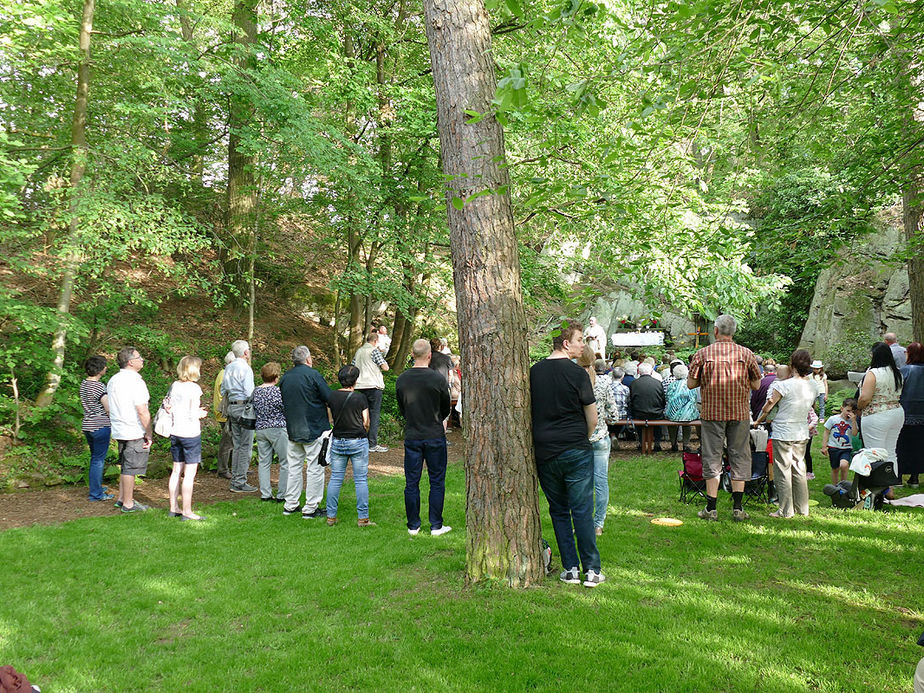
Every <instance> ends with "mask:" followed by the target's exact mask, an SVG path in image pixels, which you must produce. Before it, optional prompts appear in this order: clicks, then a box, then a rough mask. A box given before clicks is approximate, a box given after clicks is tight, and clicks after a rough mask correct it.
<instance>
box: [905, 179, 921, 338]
mask: <svg viewBox="0 0 924 693" xmlns="http://www.w3.org/2000/svg"><path fill="white" fill-rule="evenodd" d="M902 222H903V226H904V228H905V239H906V240H907V241H908V247H909V250H910V253H909V256H908V288H909V291H908V294H909V297H910V298H911V331H912V334H913V335H914V341H916V342H924V246H922V237H921V234H922V232H924V226H922V222H924V177H922V176H914V175H913V174H912V176H911V177H910V180H909V181H908V183H907V184H906V185H905V187H904V189H903V190H902Z"/></svg>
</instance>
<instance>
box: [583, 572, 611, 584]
mask: <svg viewBox="0 0 924 693" xmlns="http://www.w3.org/2000/svg"><path fill="white" fill-rule="evenodd" d="M605 581H606V576H605V575H604V574H603V573H598V572H597V571H596V570H588V571H587V576H586V577H585V578H584V587H596V586H597V585H602V584H603V583H604V582H605Z"/></svg>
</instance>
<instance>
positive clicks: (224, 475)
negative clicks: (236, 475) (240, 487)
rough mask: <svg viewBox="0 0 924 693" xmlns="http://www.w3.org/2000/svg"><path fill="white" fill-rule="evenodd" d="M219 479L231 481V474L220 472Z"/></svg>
mask: <svg viewBox="0 0 924 693" xmlns="http://www.w3.org/2000/svg"><path fill="white" fill-rule="evenodd" d="M218 478H219V479H230V478H231V472H218Z"/></svg>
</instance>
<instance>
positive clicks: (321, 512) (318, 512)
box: [302, 508, 327, 520]
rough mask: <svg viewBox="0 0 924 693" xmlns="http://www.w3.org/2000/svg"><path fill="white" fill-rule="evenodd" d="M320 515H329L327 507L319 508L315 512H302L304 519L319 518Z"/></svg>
mask: <svg viewBox="0 0 924 693" xmlns="http://www.w3.org/2000/svg"><path fill="white" fill-rule="evenodd" d="M320 517H327V508H323V509H322V508H317V509H315V511H314V512H313V513H302V519H303V520H317V519H318V518H320Z"/></svg>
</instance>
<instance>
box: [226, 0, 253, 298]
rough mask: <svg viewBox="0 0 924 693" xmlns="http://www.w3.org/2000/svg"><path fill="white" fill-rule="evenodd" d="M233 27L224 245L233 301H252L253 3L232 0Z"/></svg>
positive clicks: (245, 0) (243, 0)
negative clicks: (234, 80)
mask: <svg viewBox="0 0 924 693" xmlns="http://www.w3.org/2000/svg"><path fill="white" fill-rule="evenodd" d="M233 20H234V28H235V31H236V32H237V35H236V38H235V43H236V44H237V45H236V46H235V49H236V50H235V62H236V64H237V67H238V70H239V74H238V79H239V82H240V87H239V88H238V89H236V90H235V92H234V93H233V94H232V95H231V108H230V112H229V125H230V127H229V134H228V246H229V262H227V263H226V268H228V269H229V270H230V273H229V275H230V276H229V279H230V280H231V281H232V282H233V283H234V285H235V286H236V288H237V297H236V298H237V300H238V301H240V299H241V297H243V296H244V295H245V293H246V295H247V296H248V298H247V301H248V303H249V302H250V301H252V300H253V291H252V284H253V271H252V259H253V253H254V243H255V241H256V237H255V229H254V223H255V220H256V211H257V186H256V182H255V180H254V163H255V162H254V156H253V154H252V153H251V147H249V146H248V144H247V134H246V133H247V130H248V128H249V125H250V122H251V119H252V117H253V106H252V104H251V101H250V98H249V92H250V89H249V87H248V86H247V80H249V79H250V78H251V77H252V68H253V66H254V48H255V44H256V42H257V2H256V0H236V2H235V3H234V15H233Z"/></svg>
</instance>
